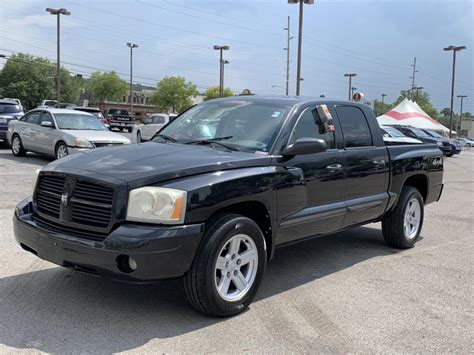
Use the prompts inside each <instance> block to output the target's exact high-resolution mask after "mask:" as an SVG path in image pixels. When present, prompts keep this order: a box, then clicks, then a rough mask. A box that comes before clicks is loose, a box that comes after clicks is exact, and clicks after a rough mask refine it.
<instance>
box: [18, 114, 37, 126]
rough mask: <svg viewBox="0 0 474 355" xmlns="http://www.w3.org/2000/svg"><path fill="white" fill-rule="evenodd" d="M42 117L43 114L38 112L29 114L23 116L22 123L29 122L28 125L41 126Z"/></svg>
mask: <svg viewBox="0 0 474 355" xmlns="http://www.w3.org/2000/svg"><path fill="white" fill-rule="evenodd" d="M40 115H41V112H37V111H36V112H31V113H28V114H26V115H25V116H23V119H22V121H24V122H27V123H31V124H37V125H39V124H40Z"/></svg>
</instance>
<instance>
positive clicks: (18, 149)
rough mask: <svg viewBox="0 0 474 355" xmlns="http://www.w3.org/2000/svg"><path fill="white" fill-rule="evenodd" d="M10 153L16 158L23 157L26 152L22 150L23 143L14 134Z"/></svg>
mask: <svg viewBox="0 0 474 355" xmlns="http://www.w3.org/2000/svg"><path fill="white" fill-rule="evenodd" d="M12 153H13V155H14V156H16V157H24V156H25V155H26V150H25V148H23V143H22V142H21V138H20V136H19V135H17V134H15V135H14V136H13V138H12Z"/></svg>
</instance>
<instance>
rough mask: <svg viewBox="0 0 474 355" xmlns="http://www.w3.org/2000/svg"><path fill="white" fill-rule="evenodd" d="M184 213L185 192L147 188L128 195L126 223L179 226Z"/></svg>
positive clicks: (162, 188)
mask: <svg viewBox="0 0 474 355" xmlns="http://www.w3.org/2000/svg"><path fill="white" fill-rule="evenodd" d="M185 213H186V191H181V190H175V189H168V188H164V187H152V186H147V187H141V188H138V189H134V190H132V191H130V193H129V195H128V206H127V217H126V219H127V220H128V221H135V222H147V223H162V224H180V223H183V222H184V215H185Z"/></svg>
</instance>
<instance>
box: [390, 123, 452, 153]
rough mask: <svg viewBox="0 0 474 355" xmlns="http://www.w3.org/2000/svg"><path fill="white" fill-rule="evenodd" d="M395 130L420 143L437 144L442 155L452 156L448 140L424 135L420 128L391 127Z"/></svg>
mask: <svg viewBox="0 0 474 355" xmlns="http://www.w3.org/2000/svg"><path fill="white" fill-rule="evenodd" d="M392 127H394V128H396V129H398V130H399V131H400V132H402V133H403V134H404V135H406V136H408V137H411V138H415V139H418V140H420V141H422V142H423V143H432V144H437V145H438V148H439V149H440V150H441V151H442V152H443V154H444V155H446V156H452V155H453V154H452V152H451V151H452V147H451V144H450V143H449V141H448V140H446V139H444V138H443V139H440V138H435V137H433V136H431V135H429V134H428V133H426V132H425V131H424V130H422V129H420V128H415V127H410V126H392Z"/></svg>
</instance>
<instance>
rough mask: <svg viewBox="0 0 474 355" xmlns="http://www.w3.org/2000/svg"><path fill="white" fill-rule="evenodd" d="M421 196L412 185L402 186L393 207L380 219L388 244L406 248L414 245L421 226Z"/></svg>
mask: <svg viewBox="0 0 474 355" xmlns="http://www.w3.org/2000/svg"><path fill="white" fill-rule="evenodd" d="M423 214H424V209H423V198H422V197H421V194H420V192H419V191H418V190H417V189H416V188H414V187H410V186H407V187H404V188H403V189H402V193H401V195H400V198H399V200H398V203H397V206H396V207H395V209H394V210H393V211H392V212H391V213H390V214H389V215H387V216H386V217H384V219H383V220H382V231H383V237H384V239H385V242H387V244H388V245H390V246H392V247H395V248H400V249H406V248H411V247H413V246H414V245H415V242H416V241H417V240H418V238H419V236H420V232H421V227H422V226H423Z"/></svg>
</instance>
